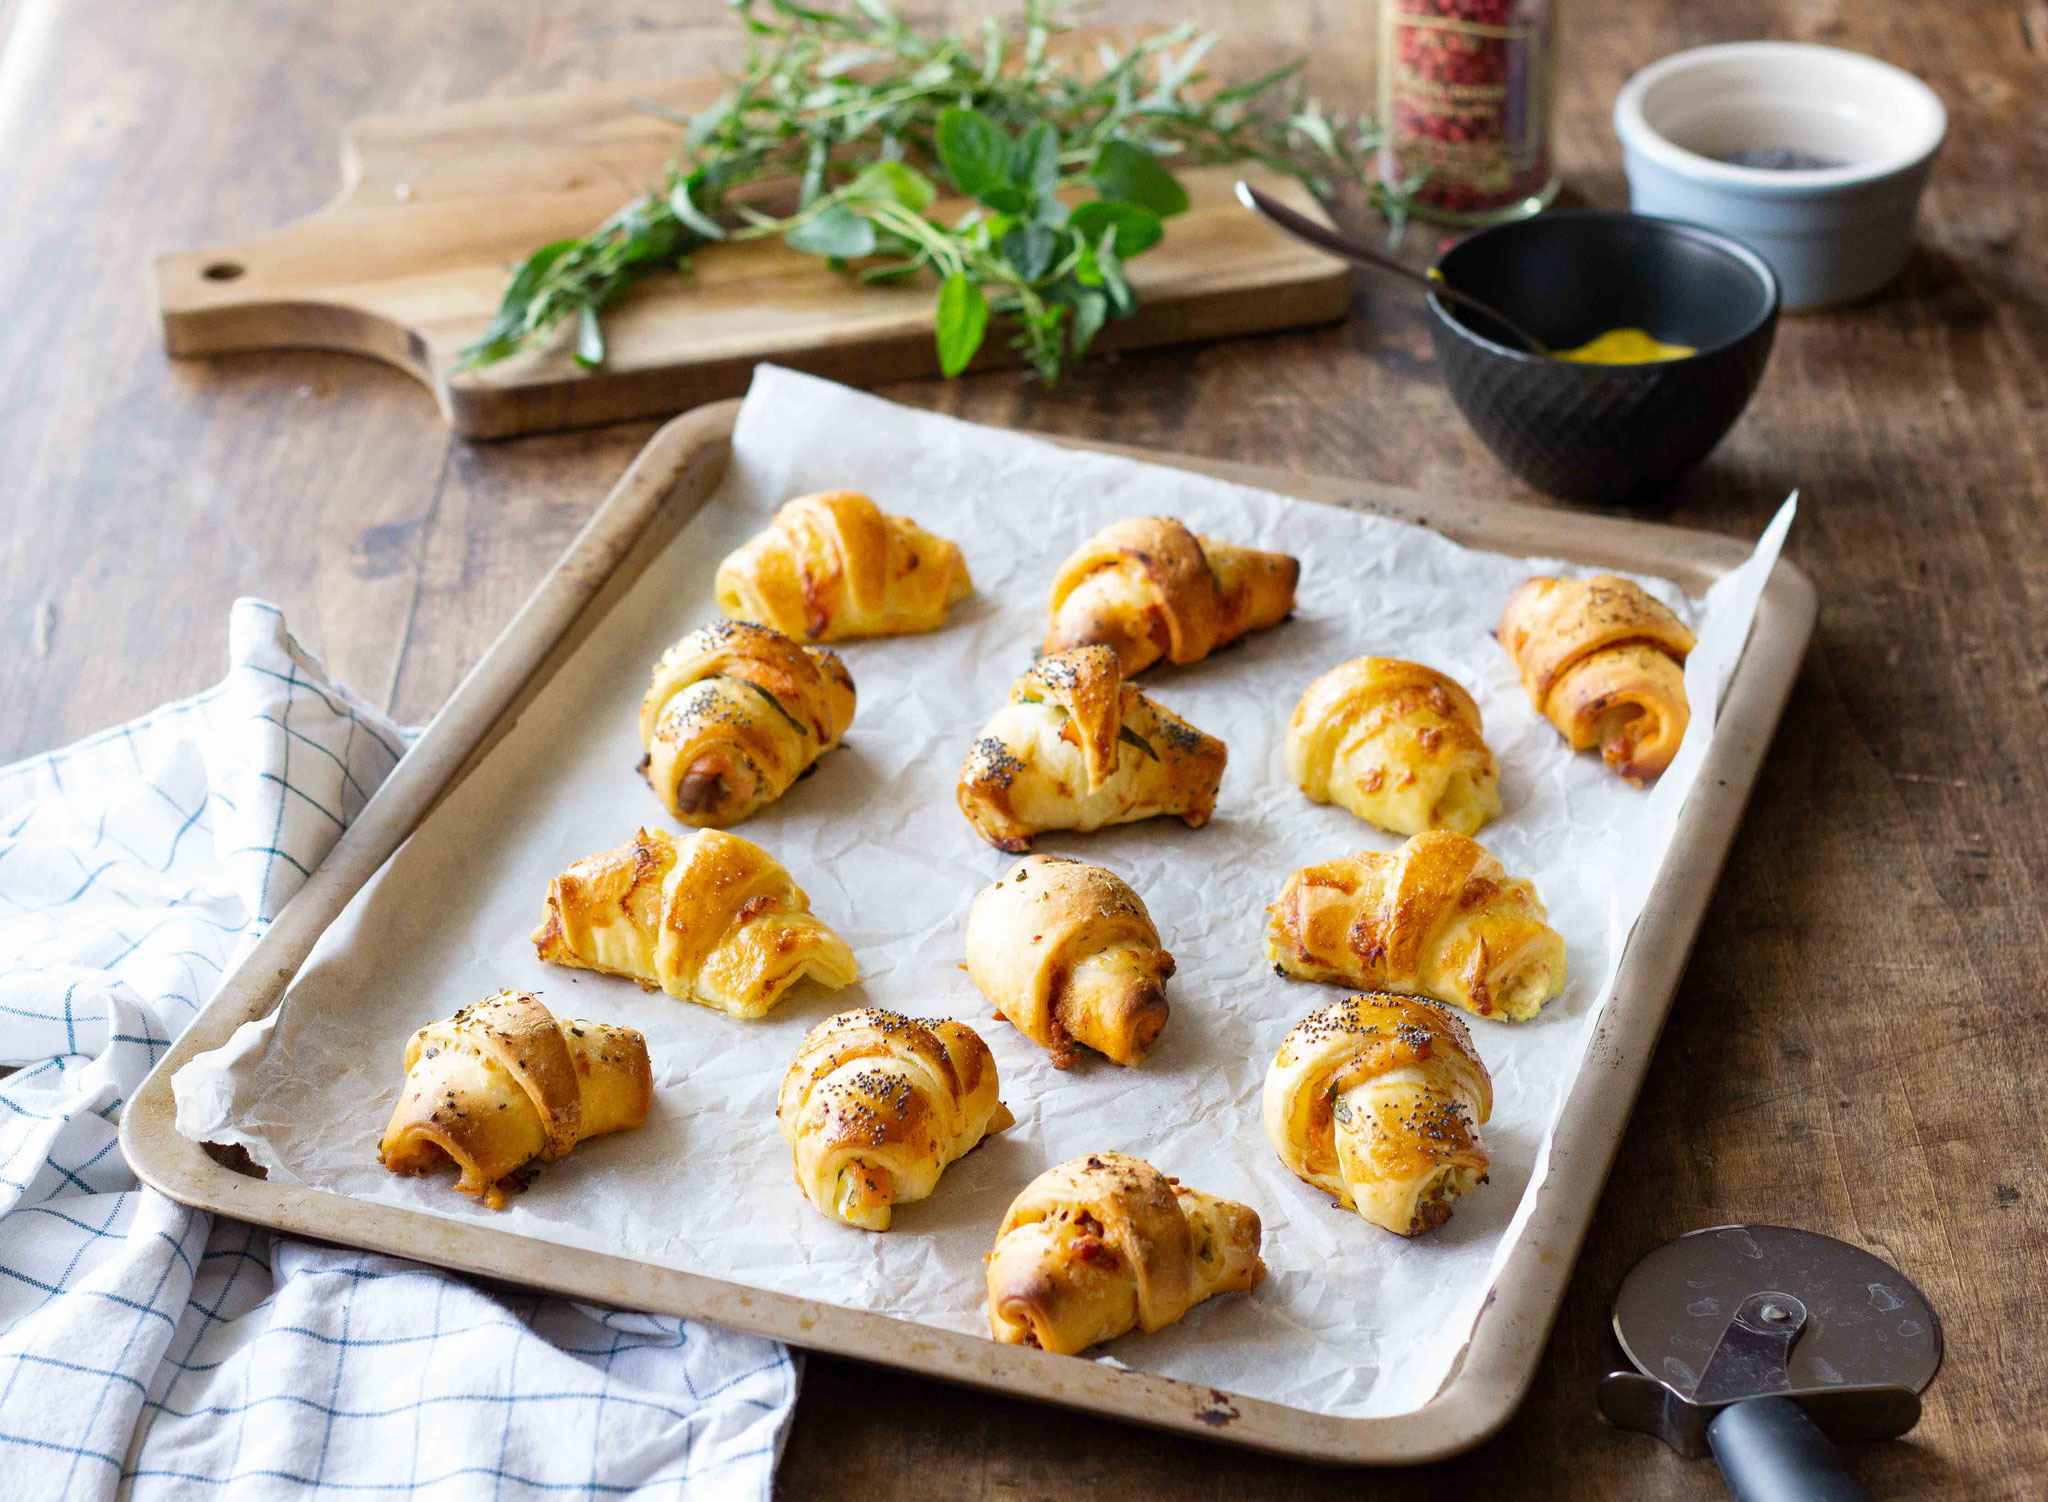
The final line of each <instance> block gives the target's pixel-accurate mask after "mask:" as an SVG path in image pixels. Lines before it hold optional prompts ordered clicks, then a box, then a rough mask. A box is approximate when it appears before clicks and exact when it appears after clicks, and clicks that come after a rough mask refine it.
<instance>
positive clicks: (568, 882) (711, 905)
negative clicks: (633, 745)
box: [533, 829, 860, 1017]
mask: <svg viewBox="0 0 2048 1502" xmlns="http://www.w3.org/2000/svg"><path fill="white" fill-rule="evenodd" d="M533 947H534V950H535V952H536V953H537V954H539V955H540V957H541V958H542V959H544V960H548V961H551V962H552V963H554V964H557V965H570V966H574V967H576V968H578V969H582V970H599V971H602V972H604V973H605V974H607V975H623V976H625V977H626V978H627V979H629V980H636V981H638V982H640V984H641V985H642V986H644V987H646V988H647V989H648V990H653V989H654V988H655V987H657V986H659V987H660V988H661V989H662V990H664V991H666V992H667V993H668V994H669V995H671V996H673V997H675V998H676V999H677V1000H679V1001H694V1002H699V1003H701V1004H702V1005H704V1006H707V1007H714V1008H716V1009H717V1010H719V1011H721V1012H725V1013H728V1014H730V1015H731V1016H734V1017H759V1016H762V1015H764V1014H765V1013H766V1012H767V1011H768V1010H769V1009H770V1008H771V1007H773V1006H774V1005H775V1004H776V1003H777V1002H778V1001H780V1000H782V996H783V993H784V992H785V991H787V990H788V989H789V988H790V987H791V986H793V985H795V984H796V983H797V982H798V981H800V980H802V979H804V978H805V977H806V976H809V977H810V978H812V979H813V980H816V981H817V982H818V983H819V984H820V985H823V986H825V987H826V988H827V989H829V990H833V991H836V990H838V989H839V988H840V987H841V986H850V985H852V984H853V983H854V982H855V981H857V980H859V979H860V966H859V965H858V964H857V963H855V961H854V958H853V951H852V950H851V949H849V948H847V947H846V941H845V940H844V939H842V938H840V937H839V935H837V934H836V933H834V932H832V930H831V929H829V928H827V927H826V926H825V924H824V923H823V922H821V921H820V920H819V919H818V918H817V917H816V916H815V915H814V914H813V913H812V912H811V901H810V899H809V898H808V897H806V896H805V895H804V893H803V889H802V888H801V887H799V886H798V885H797V884H796V883H795V882H794V881H791V880H790V877H789V873H788V872H787V871H785V870H783V869H782V866H781V864H780V863H779V862H778V861H777V860H776V859H775V857H773V856H772V855H770V854H769V853H768V852H767V851H765V850H763V849H762V848H761V847H760V846H759V845H756V844H754V843H752V842H751V841H749V840H743V839H741V838H740V837H739V836H738V835H736V834H727V833H725V832H724V831H723V830H719V829H701V830H699V831H697V833H695V834H693V835H689V836H687V837H685V838H684V839H681V840H678V839H676V838H675V837H674V836H672V835H670V834H667V833H665V832H664V831H661V830H646V829H643V830H641V831H640V832H639V833H638V834H636V835H634V836H633V838H632V839H631V840H629V841H627V842H626V843H625V844H623V845H621V846H619V847H618V848H617V849H616V850H606V851H603V852H601V853H599V854H597V855H592V856H586V857H585V858H584V859H582V860H580V861H578V862H576V864H575V865H573V866H571V867H570V868H569V869H568V870H566V871H564V872H563V873H562V874H561V875H560V876H557V877H556V878H555V879H554V881H553V882H552V883H551V884H550V885H549V887H548V906H547V915H546V917H545V918H544V919H543V920H542V922H541V926H540V927H539V928H537V929H535V930H534V933H533Z"/></svg>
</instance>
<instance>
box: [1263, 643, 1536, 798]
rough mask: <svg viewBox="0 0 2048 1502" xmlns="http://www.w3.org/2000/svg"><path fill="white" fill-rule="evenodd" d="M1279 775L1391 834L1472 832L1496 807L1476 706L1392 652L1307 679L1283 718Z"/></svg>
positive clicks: (1493, 764) (1495, 771) (1495, 765)
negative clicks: (1289, 715)
mask: <svg viewBox="0 0 2048 1502" xmlns="http://www.w3.org/2000/svg"><path fill="white" fill-rule="evenodd" d="M1287 773H1288V775H1289V776H1290V777H1292V778H1293V779H1294V781H1295V784H1296V786H1298V787H1299V788H1300V789H1301V790H1302V791H1303V792H1304V793H1307V794H1308V795H1309V797H1311V798H1313V799H1315V801H1316V802H1318V803H1334V804H1336V805H1337V806H1338V807H1339V808H1342V809H1346V810H1348V811H1349V812H1351V813H1354V814H1356V815H1358V817H1359V818H1361V819H1364V820H1365V821H1366V822H1367V823H1369V824H1377V825H1379V827H1380V828H1382V829H1391V830H1392V831H1393V832H1394V833H1395V834H1420V833H1422V831H1423V830H1425V829H1449V830H1454V831H1456V832H1457V833H1459V834H1473V833H1476V832H1477V831H1478V829H1479V827H1480V826H1481V825H1483V824H1484V823H1486V821H1487V820H1488V819H1491V818H1494V817H1496V816H1497V815H1498V814H1499V813H1500V763H1499V762H1497V761H1495V760H1494V757H1493V752H1491V751H1490V750H1488V749H1487V746H1486V742H1485V741H1484V740H1483V739H1481V737H1480V732H1479V706H1478V705H1477V704H1475V703H1473V702H1472V696H1471V695H1470V694H1468V693H1466V692H1465V690H1464V689H1463V688H1461V687H1459V686H1458V685H1457V684H1456V683H1454V682H1453V681H1452V680H1450V679H1449V678H1446V677H1445V676H1444V675H1443V674H1442V673H1439V672H1437V671H1436V670H1435V669H1434V668H1426V667H1424V666H1422V665H1421V664H1420V663H1415V662H1403V661H1401V660H1400V659H1399V658H1397V657H1355V658H1353V659H1352V660H1351V661H1350V662H1347V663H1342V664H1340V665H1339V666H1337V667H1334V668H1331V669H1330V671H1329V672H1327V673H1325V674H1323V676H1322V677H1320V678H1318V679H1316V681H1315V682H1314V683H1311V684H1310V685H1309V686H1308V692H1307V693H1305V694H1303V695H1302V696H1301V703H1300V704H1298V705H1296V706H1295V710H1294V718H1293V719H1292V720H1290V721H1289V722H1288V725H1287Z"/></svg>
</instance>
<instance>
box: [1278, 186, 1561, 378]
mask: <svg viewBox="0 0 2048 1502" xmlns="http://www.w3.org/2000/svg"><path fill="white" fill-rule="evenodd" d="M1237 201H1238V202H1239V203H1241V204H1243V205H1244V206H1245V207H1246V208H1248V209H1250V210H1251V211H1252V212H1253V213H1255V214H1260V215H1263V216H1264V217H1265V218H1267V219H1270V220H1271V221H1272V222H1273V223H1275V224H1277V225H1279V226H1280V228H1282V229H1284V230H1286V231H1287V233H1288V234H1290V235H1292V236H1294V238H1295V239H1297V240H1306V241H1307V242H1308V243H1309V244H1311V245H1314V246H1318V247H1320V248H1321V249H1323V250H1327V251H1329V252H1330V253H1331V254H1332V255H1339V256H1342V257H1344V259H1346V260H1347V261H1358V262H1361V263H1363V264H1364V265H1367V266H1371V267H1374V268H1375V269H1377V270H1380V271H1386V272H1391V273H1392V274H1393V275H1395V276H1398V277H1402V278H1404V279H1406V280H1408V281H1411V282H1415V283H1417V284H1418V285H1420V286H1423V287H1426V288H1428V289H1429V290H1430V291H1431V292H1434V293H1436V294H1437V296H1439V297H1443V298H1448V299H1449V300H1450V301H1452V302H1454V303H1458V304H1461V305H1462V306H1464V307H1467V308H1470V309H1471V310H1472V311H1473V312H1475V313H1482V314H1484V315H1485V316H1486V317H1488V318H1490V319H1492V320H1493V321H1494V322H1495V323H1497V324H1499V325H1500V326H1501V327H1502V328H1504V329H1506V330H1507V331H1508V332H1509V333H1510V334H1512V335H1514V337H1515V338H1516V339H1517V340H1519V341H1520V342H1521V343H1522V344H1523V345H1524V346H1525V347H1527V348H1528V349H1529V350H1531V351H1532V352H1534V353H1536V354H1539V355H1548V354H1549V353H1550V349H1549V346H1547V345H1546V344H1544V342H1543V341H1542V340H1541V339H1538V338H1537V337H1536V336H1535V335H1534V334H1532V333H1530V332H1529V331H1528V330H1527V329H1525V328H1523V327H1522V326H1521V325H1520V324H1518V323H1516V322H1515V321H1514V320H1513V319H1511V318H1507V317H1504V316H1502V314H1501V313H1500V312H1499V311H1498V310H1497V309H1495V308H1492V307H1489V306H1488V305H1487V304H1485V303H1483V302H1481V301H1480V300H1479V299H1478V298H1476V297H1473V296H1472V295H1471V294H1469V293H1465V292H1460V291H1459V290H1458V289H1457V288H1456V287H1453V286H1452V285H1451V284H1450V283H1449V282H1447V281H1444V280H1443V279H1442V278H1441V277H1429V276H1424V275H1423V274H1422V273H1421V272H1419V271H1413V270H1410V269H1409V268H1408V267H1406V266H1403V265H1402V264H1401V263H1400V262H1399V261H1397V260H1395V259H1393V257H1391V256H1383V255H1381V254H1380V253H1379V252H1378V251H1375V250H1371V249H1368V248H1367V247H1366V246H1364V245H1361V244H1359V243H1358V241H1356V240H1354V239H1352V238H1351V237H1350V236H1349V235H1346V234H1342V233H1340V232H1338V231H1337V230H1334V229H1331V228H1330V227H1329V226H1328V225H1325V224H1318V223H1317V222H1316V221H1315V220H1313V219H1311V218H1309V217H1308V215H1306V214H1301V213H1297V212H1295V211H1294V210H1293V209H1290V208H1289V207H1287V205H1286V204H1284V203H1282V202H1280V200H1279V199H1277V198H1274V197H1273V196H1272V195H1270V194H1267V193H1261V192H1260V191H1259V190H1258V189H1257V188H1254V187H1253V186H1252V185H1251V184H1250V183H1248V182H1243V181H1240V182H1239V183H1238V185H1237Z"/></svg>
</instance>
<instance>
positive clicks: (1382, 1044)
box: [1265, 993, 1493, 1236]
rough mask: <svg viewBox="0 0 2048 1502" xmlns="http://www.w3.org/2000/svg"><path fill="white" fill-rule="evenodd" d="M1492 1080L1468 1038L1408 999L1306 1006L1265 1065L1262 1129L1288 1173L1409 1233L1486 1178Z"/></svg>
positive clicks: (1381, 997)
mask: <svg viewBox="0 0 2048 1502" xmlns="http://www.w3.org/2000/svg"><path fill="white" fill-rule="evenodd" d="M1492 1114H1493V1079H1492V1077H1491V1076H1490V1075H1488V1074H1487V1072H1486V1066H1485V1065H1484V1064H1482V1063H1481V1062H1480V1061H1479V1054H1478V1052H1477V1051H1476V1050H1475V1049H1474V1048H1473V1047H1472V1035H1471V1034H1470V1033H1469V1032H1467V1031H1466V1030H1465V1024H1464V1023H1462V1022H1460V1021H1459V1020H1458V1019H1457V1018H1456V1017H1455V1016H1454V1015H1452V1013H1451V1012H1450V1011H1449V1010H1448V1009H1446V1008H1445V1007H1443V1006H1440V1005H1439V1004H1437V1003H1436V1002H1433V1001H1424V1000H1422V999H1420V998H1419V997H1413V996H1388V995H1385V994H1384V993H1375V994H1369V995H1365V996H1347V997H1345V998H1344V1000H1342V1001H1333V1002H1331V1003H1330V1004H1329V1005H1328V1006H1324V1007H1319V1008H1318V1009H1316V1010H1315V1011H1313V1012H1311V1013H1309V1015H1308V1016H1306V1017H1304V1018H1303V1019H1302V1020H1301V1022H1300V1023H1299V1024H1298V1025H1297V1026H1296V1027H1295V1029H1294V1031H1293V1032H1291V1033H1289V1034H1288V1035H1287V1040H1286V1041H1285V1042H1284V1043H1282V1044H1281V1045H1280V1052H1279V1053H1278V1054H1277V1055H1276V1056H1275V1057H1274V1059H1273V1065H1272V1067H1271V1068H1270V1069H1268V1070H1267V1071H1266V1091H1265V1118H1266V1137H1267V1139H1268V1140H1269V1141H1270V1142H1271V1143H1272V1144H1273V1150H1274V1151H1275V1152H1277V1153H1278V1154H1279V1155H1280V1161H1281V1162H1282V1163H1285V1164H1286V1165H1287V1167H1288V1169H1289V1171H1290V1172H1292V1173H1293V1174H1294V1175H1295V1176H1296V1177H1297V1178H1299V1179H1301V1180H1302V1181H1303V1182H1305V1183H1309V1184H1313V1185H1315V1186H1316V1187H1317V1188H1318V1189H1322V1190H1326V1191H1328V1192H1329V1193H1331V1194H1334V1195H1335V1196H1336V1197H1337V1199H1338V1201H1339V1203H1341V1204H1342V1205H1343V1206H1344V1207H1345V1208H1346V1209H1348V1210H1356V1211H1357V1212H1358V1213H1359V1214H1360V1215H1363V1216H1364V1217H1365V1218H1366V1219H1367V1220H1369V1221H1371V1222H1372V1223H1373V1224H1374V1225H1376V1226H1383V1227H1385V1228H1386V1229H1387V1230H1389V1231H1392V1232H1394V1234H1396V1235H1397V1236H1419V1235H1421V1234H1422V1233H1423V1232H1424V1231H1432V1230H1435V1229H1436V1228H1437V1227H1438V1226H1440V1225H1442V1224H1443V1223H1444V1222H1445V1221H1447V1220H1449V1219H1450V1218H1451V1203H1450V1202H1451V1201H1452V1200H1453V1199H1454V1198H1456V1197H1457V1196H1458V1195H1460V1194H1465V1193H1467V1192H1469V1191H1470V1190H1471V1189H1472V1188H1473V1187H1474V1186H1475V1185H1479V1184H1483V1183H1485V1182H1486V1170H1487V1165H1488V1160H1487V1156H1486V1144H1485V1143H1484V1142H1482V1141H1481V1140H1480V1137H1479V1127H1480V1124H1481V1123H1482V1122H1484V1121H1485V1120H1486V1118H1487V1117H1488V1116H1490V1115H1492Z"/></svg>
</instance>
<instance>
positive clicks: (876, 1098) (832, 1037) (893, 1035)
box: [775, 1007, 1016, 1231]
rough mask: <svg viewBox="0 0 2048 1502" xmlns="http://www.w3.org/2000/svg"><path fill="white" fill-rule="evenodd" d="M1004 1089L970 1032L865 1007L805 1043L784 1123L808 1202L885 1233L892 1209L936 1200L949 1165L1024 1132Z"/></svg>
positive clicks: (788, 1077) (832, 1021)
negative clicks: (995, 1137)
mask: <svg viewBox="0 0 2048 1502" xmlns="http://www.w3.org/2000/svg"><path fill="white" fill-rule="evenodd" d="M997 1089H998V1086H997V1082H996V1061H995V1056H994V1055H993V1054H991V1053H990V1052H989V1051H988V1045H987V1044H986V1043H983V1042H982V1041H981V1035H980V1034H979V1033H977V1032H975V1031H974V1029H973V1028H971V1027H969V1026H968V1025H967V1024H966V1023H964V1022H920V1021H918V1020H916V1019H915V1018H912V1017H902V1016H898V1015H897V1014H896V1013H895V1012H887V1011H884V1010H882V1008H880V1007H862V1008H861V1009H860V1010H858V1011H853V1012H841V1013H840V1014H839V1015H838V1016H837V1017H828V1018H826V1019H825V1020H824V1021H823V1022H821V1023H819V1024H818V1025H817V1026H816V1027H814V1028H812V1029H811V1030H810V1032H809V1033H807V1034H806V1035H805V1036H804V1041H803V1043H802V1045H801V1046H800V1047H799V1048H798V1049H797V1051H796V1057H795V1058H794V1059H793V1060H791V1061H790V1065H789V1072H788V1073H787V1074H785V1075H783V1077H782V1096H781V1099H780V1101H779V1102H778V1103H777V1105H776V1107H775V1116H776V1120H777V1121H778V1122H779V1123H780V1124H781V1127H782V1140H783V1141H785V1142H787V1143H788V1144H789V1147H790V1153H791V1156H792V1157H793V1159H794V1161H795V1166H796V1182H797V1187H798V1188H800V1189H802V1190H803V1192H804V1198H805V1199H807V1200H809V1201H810V1202H811V1203H812V1204H813V1205H815V1206H816V1207H817V1208H818V1209H819V1210H820V1211H822V1212H823V1213H824V1214H826V1215H829V1216H831V1217H832V1218H833V1219H834V1220H838V1221H844V1222H845V1223H846V1224H847V1225H850V1226H859V1227H861V1228H862V1229H863V1230H868V1231H886V1230H888V1229H889V1220H890V1214H891V1211H892V1210H893V1208H894V1207H895V1206H897V1205H904V1204H909V1203H910V1202H911V1201H912V1200H921V1199H924V1198H926V1197H927V1196H929V1195H930V1194H931V1192H932V1190H933V1189H934V1188H936V1187H937V1186H938V1182H939V1175H940V1174H941V1173H943V1172H944V1171H945V1168H946V1165H947V1164H948V1163H951V1162H952V1161H953V1160H954V1159H955V1158H958V1157H960V1156H962V1155H963V1154H965V1153H966V1152H968V1151H969V1150H970V1149H972V1148H974V1147H976V1146H978V1145H979V1144H980V1142H981V1140H982V1138H984V1137H986V1136H988V1135H989V1134H990V1133H993V1132H1000V1131H1002V1130H1003V1129H1004V1128H1005V1127H1008V1126H1010V1125H1012V1124H1013V1123H1014V1122H1015V1119H1016V1118H1014V1117H1013V1116H1011V1115H1010V1111H1009V1108H1008V1107H1007V1106H1005V1105H1004V1104H1003V1103H1002V1100H1001V1099H1000V1098H999V1097H998V1095H997Z"/></svg>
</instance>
